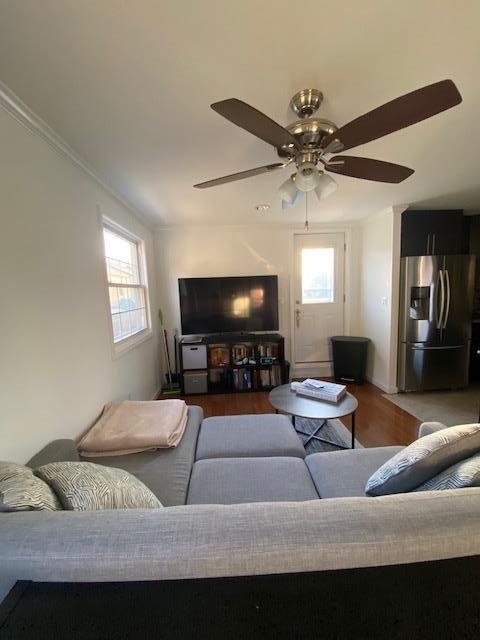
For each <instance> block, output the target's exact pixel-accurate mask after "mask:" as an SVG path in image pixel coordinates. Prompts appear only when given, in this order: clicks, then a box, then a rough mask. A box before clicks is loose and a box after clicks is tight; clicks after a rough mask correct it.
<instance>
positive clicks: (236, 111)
mask: <svg viewBox="0 0 480 640" xmlns="http://www.w3.org/2000/svg"><path fill="white" fill-rule="evenodd" d="M210 106H211V107H212V109H213V110H214V111H216V112H217V113H219V114H220V115H221V116H223V117H224V118H226V119H227V120H230V122H233V124H236V125H237V126H238V127H241V128H242V129H245V130H246V131H248V132H249V133H253V135H254V136H257V138H260V139H261V140H264V141H265V142H267V143H268V144H271V145H273V146H274V147H276V148H277V149H279V148H280V147H288V146H290V147H293V148H295V149H299V148H300V145H299V143H298V141H297V140H296V138H294V136H292V134H291V133H290V132H289V131H287V130H286V129H284V128H283V127H281V126H280V125H279V124H277V123H276V122H274V121H273V120H272V119H271V118H269V117H268V116H266V115H265V114H264V113H262V112H261V111H258V109H255V108H254V107H251V106H250V105H249V104H247V103H246V102H243V101H242V100H238V99H237V98H229V99H228V100H222V101H221V102H215V103H214V104H212V105H210Z"/></svg>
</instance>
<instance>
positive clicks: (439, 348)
mask: <svg viewBox="0 0 480 640" xmlns="http://www.w3.org/2000/svg"><path fill="white" fill-rule="evenodd" d="M464 348H465V345H464V344H455V345H448V346H447V347H444V346H443V345H442V346H440V347H410V349H411V350H412V351H436V350H438V351H446V350H448V349H464Z"/></svg>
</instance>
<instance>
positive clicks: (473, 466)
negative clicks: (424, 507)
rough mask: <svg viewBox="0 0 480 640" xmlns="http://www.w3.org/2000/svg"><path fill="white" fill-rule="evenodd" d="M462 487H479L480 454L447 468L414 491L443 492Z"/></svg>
mask: <svg viewBox="0 0 480 640" xmlns="http://www.w3.org/2000/svg"><path fill="white" fill-rule="evenodd" d="M464 487H480V453H476V454H475V455H474V456H472V457H471V458H467V459H466V460H462V461H461V462H457V464H454V465H452V466H451V467H448V469H445V471H442V472H441V473H439V474H438V475H436V476H434V477H433V478H431V479H430V480H427V482H424V483H423V484H421V485H420V486H419V487H417V488H416V489H414V491H445V490H446V489H463V488H464Z"/></svg>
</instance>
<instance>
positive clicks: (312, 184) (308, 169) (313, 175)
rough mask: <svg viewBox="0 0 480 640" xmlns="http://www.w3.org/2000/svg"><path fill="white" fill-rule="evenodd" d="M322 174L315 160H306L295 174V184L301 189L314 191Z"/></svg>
mask: <svg viewBox="0 0 480 640" xmlns="http://www.w3.org/2000/svg"><path fill="white" fill-rule="evenodd" d="M319 180H320V175H319V173H318V169H317V167H316V166H315V165H314V164H313V162H304V163H303V164H302V165H301V167H300V168H299V170H298V172H297V175H296V176H295V184H296V185H297V189H300V191H313V190H314V189H315V188H316V187H317V186H318V184H319Z"/></svg>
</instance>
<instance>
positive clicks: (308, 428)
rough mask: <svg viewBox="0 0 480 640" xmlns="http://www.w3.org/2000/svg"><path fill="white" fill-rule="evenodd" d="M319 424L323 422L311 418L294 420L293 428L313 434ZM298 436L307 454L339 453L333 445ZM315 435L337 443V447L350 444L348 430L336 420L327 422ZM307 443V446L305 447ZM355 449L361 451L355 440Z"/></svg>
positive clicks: (350, 437) (361, 447) (301, 435)
mask: <svg viewBox="0 0 480 640" xmlns="http://www.w3.org/2000/svg"><path fill="white" fill-rule="evenodd" d="M320 422H323V420H315V419H313V418H296V419H295V428H296V429H300V431H305V433H313V432H314V431H315V429H316V428H317V427H318V424H319V423H320ZM298 435H299V436H300V439H301V441H302V442H303V444H304V446H305V450H306V452H307V454H310V453H318V452H320V451H339V448H338V447H335V446H333V445H330V444H326V443H325V442H321V441H320V440H315V439H312V440H310V441H308V436H305V435H303V434H301V433H299V434H298ZM317 435H318V436H319V437H320V438H325V440H331V441H332V442H338V444H339V445H342V446H344V447H350V446H351V444H352V436H351V432H350V430H349V429H347V427H346V426H345V425H344V424H343V423H342V422H341V421H340V420H337V419H336V418H335V419H333V420H327V423H326V424H325V425H324V426H323V427H322V428H321V429H320V431H319V432H318V433H317ZM307 441H308V444H307V445H305V443H306V442H307ZM355 448H357V449H363V446H362V445H361V444H360V442H359V441H358V440H357V439H356V438H355Z"/></svg>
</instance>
